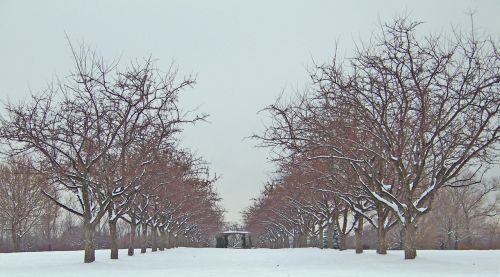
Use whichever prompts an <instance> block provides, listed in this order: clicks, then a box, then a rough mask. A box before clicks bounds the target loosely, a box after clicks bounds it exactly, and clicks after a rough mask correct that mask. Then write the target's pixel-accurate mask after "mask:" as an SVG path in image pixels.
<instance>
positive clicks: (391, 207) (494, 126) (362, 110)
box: [244, 17, 500, 259]
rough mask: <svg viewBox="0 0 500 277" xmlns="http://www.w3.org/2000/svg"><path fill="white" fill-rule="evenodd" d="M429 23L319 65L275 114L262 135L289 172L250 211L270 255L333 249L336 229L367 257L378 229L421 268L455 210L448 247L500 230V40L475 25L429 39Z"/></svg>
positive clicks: (407, 24) (407, 26)
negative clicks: (366, 240)
mask: <svg viewBox="0 0 500 277" xmlns="http://www.w3.org/2000/svg"><path fill="white" fill-rule="evenodd" d="M420 25H421V22H418V21H414V20H411V19H410V18H408V17H399V18H396V19H395V20H393V21H391V22H388V23H383V24H380V26H379V28H378V31H377V32H374V34H373V35H372V38H371V39H370V40H369V41H368V42H363V41H362V42H361V43H358V44H357V46H356V49H355V50H354V54H352V56H351V57H349V58H347V59H342V58H340V57H339V55H337V52H336V53H335V55H334V57H333V59H332V60H331V61H330V62H327V63H324V64H316V65H315V66H314V68H313V69H312V70H311V72H310V77H311V86H310V87H309V88H308V89H306V90H305V91H304V92H302V93H298V94H296V95H295V96H292V97H290V98H286V97H285V96H281V97H279V98H278V99H277V100H276V102H275V103H274V104H272V105H270V106H268V107H267V108H265V109H264V111H265V112H267V113H268V114H269V115H270V118H271V121H270V123H269V124H268V125H267V126H265V130H264V132H263V133H262V134H256V135H254V136H253V137H254V138H256V139H257V140H258V141H259V146H261V147H268V148H269V149H271V152H272V155H273V156H272V160H273V161H274V162H275V164H276V165H277V168H278V170H277V172H276V174H275V176H274V177H273V179H272V181H270V182H269V183H268V184H267V185H266V188H265V189H264V191H263V192H262V194H261V196H260V197H259V198H258V199H256V200H255V201H254V203H253V204H252V205H251V206H250V207H249V208H248V209H247V210H245V211H244V217H245V221H246V224H247V227H248V228H249V229H250V230H252V232H253V233H256V234H259V241H260V243H261V245H268V246H274V247H288V246H289V239H290V238H293V241H294V243H295V244H296V246H305V245H307V243H308V242H310V241H311V239H316V240H319V241H320V245H321V246H322V245H323V232H324V230H325V229H326V230H329V235H328V244H329V245H331V244H333V241H332V240H333V235H332V234H333V233H335V238H337V239H338V247H339V248H340V249H345V247H346V246H345V245H346V242H345V240H346V237H347V236H348V235H349V234H350V233H351V232H354V237H355V241H356V251H357V252H358V253H361V252H362V250H363V243H362V234H363V229H364V228H365V226H370V228H371V229H373V230H375V232H376V234H377V235H376V240H377V243H378V245H377V253H380V254H385V253H386V251H387V248H388V246H387V234H388V233H389V232H391V231H392V230H393V229H394V228H396V229H399V230H400V232H398V233H399V237H400V242H401V243H400V244H401V245H400V247H401V248H402V249H404V256H405V259H414V258H415V257H416V255H417V246H418V245H417V238H418V234H419V232H422V231H424V230H426V229H425V228H426V227H429V225H430V224H431V223H430V222H429V221H428V220H427V221H426V219H429V218H431V216H434V217H435V218H436V217H437V218H439V217H440V216H445V213H446V212H445V210H446V209H454V208H456V210H455V211H452V212H451V214H450V213H448V214H447V215H446V217H447V220H451V221H453V220H454V218H453V217H454V216H455V217H456V218H455V219H458V217H459V215H460V216H461V218H464V219H463V221H462V222H461V223H457V224H455V223H453V224H451V223H450V226H449V227H450V228H449V229H448V230H446V231H443V232H447V234H446V236H448V235H449V236H450V238H449V240H447V242H446V244H447V245H448V246H449V245H451V244H452V241H455V242H457V243H458V242H460V241H463V240H464V239H466V238H471V233H472V230H473V229H474V228H473V227H478V226H474V225H473V224H474V222H476V223H478V219H479V218H480V219H481V221H479V223H478V224H485V222H488V220H487V218H489V219H491V220H492V221H493V222H496V224H498V217H496V216H497V215H498V211H499V209H498V203H496V202H495V199H494V197H495V196H494V194H495V192H496V191H497V190H498V179H497V180H494V181H491V180H485V179H484V178H483V177H484V174H485V172H486V171H487V170H488V169H489V168H490V167H491V166H492V165H495V164H496V163H497V162H498V155H499V152H498V143H499V138H500V93H499V91H500V52H499V47H498V40H495V39H494V38H491V37H489V36H487V35H481V34H479V32H477V30H475V29H474V27H473V24H472V28H471V30H470V31H461V30H454V31H453V32H452V33H451V35H449V36H444V35H421V34H420V33H418V32H417V29H418V28H419V26H420ZM441 201H443V202H441ZM431 211H433V212H431ZM442 223H444V222H442ZM451 225H454V226H451ZM458 225H462V226H458ZM457 226H458V227H457ZM442 227H443V228H445V229H446V227H445V226H442ZM459 227H460V228H461V227H463V228H462V229H465V231H463V230H462V231H463V232H462V233H463V235H459V234H458V228H459ZM455 235H456V237H454V238H452V236H455ZM447 239H448V238H447ZM448 241H449V242H448ZM443 244H444V242H443Z"/></svg>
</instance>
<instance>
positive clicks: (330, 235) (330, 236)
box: [328, 222, 335, 249]
mask: <svg viewBox="0 0 500 277" xmlns="http://www.w3.org/2000/svg"><path fill="white" fill-rule="evenodd" d="M334 235H335V232H334V231H333V222H330V223H328V248H330V249H333V236H334Z"/></svg>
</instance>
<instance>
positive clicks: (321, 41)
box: [0, 0, 500, 221]
mask: <svg viewBox="0 0 500 277" xmlns="http://www.w3.org/2000/svg"><path fill="white" fill-rule="evenodd" d="M471 10H473V11H475V14H476V16H475V26H476V27H477V28H478V29H480V30H481V31H484V32H487V33H491V34H494V35H495V36H497V38H498V37H499V31H500V29H499V26H500V16H499V14H498V13H499V12H500V1H499V0H484V1H470V0H461V1H458V0H449V1H443V0H440V1H436V0H433V1H310V0H309V1H305V0H304V1H291V0H288V1H270V0H268V1H255V0H254V1H234V0H233V1H229V0H227V1H202V0H200V1H187V0H182V1H181V0H179V1H20V0H16V1H4V0H0V99H1V100H2V101H3V100H5V99H7V98H9V99H10V100H14V101H15V100H17V99H21V98H23V97H26V96H27V95H29V93H30V91H33V92H36V91H39V90H40V89H43V88H44V87H45V86H46V84H47V83H48V82H50V81H51V80H52V79H54V78H55V76H61V77H64V76H66V75H67V74H68V72H69V70H70V69H71V67H72V60H71V52H70V50H69V48H68V44H67V41H66V40H65V33H67V34H68V36H69V37H70V38H71V40H72V41H73V42H74V43H79V42H81V41H85V42H86V43H88V44H89V45H91V46H92V47H95V48H96V49H97V51H98V52H99V53H100V54H101V55H103V56H104V57H106V58H108V59H110V60H111V59H113V58H117V57H121V61H122V62H125V63H126V62H127V61H129V60H132V59H141V58H142V57H148V56H150V55H151V56H152V57H154V58H157V59H159V62H158V65H159V67H160V68H164V69H165V70H166V69H167V68H168V66H169V64H171V62H172V61H174V62H175V64H177V65H178V66H179V68H180V74H189V73H193V74H196V75H197V77H198V78H197V85H196V86H195V87H194V88H193V89H190V90H188V91H186V94H185V96H184V97H183V98H182V106H183V107H184V108H185V109H193V108H196V107H199V110H200V111H201V112H206V113H208V114H210V118H209V121H210V122H209V123H202V124H199V125H197V126H195V127H189V128H188V129H187V130H186V132H185V133H184V134H183V135H182V137H183V142H182V145H183V146H185V147H189V148H191V149H194V150H195V151H196V152H197V153H198V154H199V155H201V156H203V157H204V158H205V159H206V160H207V161H209V162H210V163H211V165H212V169H213V171H214V172H217V174H218V175H221V176H222V178H221V180H220V181H219V182H218V184H217V189H218V191H219V193H220V195H221V197H222V198H223V202H222V203H223V205H224V207H225V209H226V210H227V217H226V219H227V220H229V221H237V220H240V218H241V216H240V211H241V210H242V209H243V208H245V207H246V206H248V205H249V204H250V199H251V198H253V197H256V196H257V195H258V193H259V191H260V189H261V188H262V184H263V183H264V182H265V181H266V179H267V177H268V176H269V173H270V172H271V171H272V166H271V165H270V164H268V163H267V161H266V156H267V152H266V151H265V150H263V149H255V148H254V145H255V141H252V140H243V139H244V138H245V137H247V136H249V135H251V134H252V133H259V132H261V131H262V126H263V122H265V121H266V118H265V115H262V114H257V112H258V111H259V110H260V109H262V108H264V107H265V106H266V105H269V104H271V103H272V102H273V101H274V99H275V98H276V97H277V96H278V95H279V94H280V93H281V92H282V91H285V92H288V93H292V92H293V91H295V90H297V89H301V88H303V87H305V86H306V85H307V82H308V79H307V78H308V77H307V68H308V67H309V66H310V65H311V64H312V60H313V59H314V60H315V61H317V62H324V61H327V60H328V58H329V57H331V55H332V53H333V49H334V46H335V43H336V42H338V44H339V50H340V52H341V53H342V54H344V55H347V56H348V55H349V53H350V50H351V49H352V46H353V41H359V40H360V39H361V40H362V39H368V38H369V37H370V34H371V32H372V31H373V30H374V29H375V24H377V22H379V21H382V22H383V21H388V20H390V19H391V18H393V17H394V16H396V15H400V14H410V15H411V17H412V18H414V19H417V20H420V21H424V22H425V25H423V26H422V27H421V28H420V30H421V31H422V33H428V32H447V31H449V30H450V27H451V26H456V27H462V28H467V27H468V26H469V17H468V16H467V12H468V11H471ZM496 172H497V173H498V171H496Z"/></svg>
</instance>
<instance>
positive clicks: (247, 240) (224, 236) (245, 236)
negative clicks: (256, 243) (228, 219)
mask: <svg viewBox="0 0 500 277" xmlns="http://www.w3.org/2000/svg"><path fill="white" fill-rule="evenodd" d="M230 236H236V237H239V238H240V239H241V248H243V249H249V248H252V238H251V236H250V232H247V231H225V232H222V233H220V234H219V235H218V236H217V237H216V241H217V242H216V245H215V247H217V248H227V247H228V246H229V237H230Z"/></svg>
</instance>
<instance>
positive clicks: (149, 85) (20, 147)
mask: <svg viewBox="0 0 500 277" xmlns="http://www.w3.org/2000/svg"><path fill="white" fill-rule="evenodd" d="M72 50H73V57H74V62H75V70H74V72H72V73H71V75H70V76H69V77H68V78H65V79H63V80H61V81H59V82H57V83H54V84H52V85H51V86H49V87H48V88H47V89H46V90H45V91H44V92H42V93H40V94H38V95H33V96H32V98H31V100H30V101H27V102H25V103H19V104H12V103H9V104H7V106H6V112H7V118H6V119H2V121H1V125H0V137H1V138H2V139H3V140H4V141H5V142H6V143H7V144H8V146H10V150H11V151H10V153H9V154H10V155H16V154H19V153H25V152H31V153H33V154H32V156H33V157H34V159H36V161H38V162H39V164H40V165H42V167H43V168H40V171H45V172H49V173H50V174H51V177H52V179H53V184H54V186H57V187H59V188H60V189H63V190H66V191H68V192H70V193H72V195H73V196H74V201H75V202H76V203H79V208H78V209H74V208H72V207H71V206H70V205H68V204H67V203H62V202H61V201H59V200H58V199H56V198H54V197H53V195H50V194H48V193H47V192H45V195H47V196H48V197H49V198H51V199H52V200H54V201H55V202H56V203H57V204H58V205H59V206H60V207H62V208H64V209H66V210H67V211H70V212H72V213H74V214H76V215H78V216H81V217H82V219H83V223H84V231H85V258H84V261H85V262H93V261H94V260H95V254H94V253H95V250H94V249H95V246H94V234H95V228H96V226H97V225H98V224H99V222H100V220H101V218H102V217H103V216H105V215H106V213H107V212H108V210H109V205H110V204H111V203H112V200H113V198H115V197H119V196H120V195H122V194H123V193H125V192H126V191H127V189H128V187H129V186H131V184H130V183H126V184H124V183H119V182H117V183H116V184H115V186H114V187H113V188H112V189H110V188H109V187H108V186H106V184H103V183H102V182H101V180H100V179H99V170H100V168H101V167H100V165H102V162H103V161H104V160H105V159H107V158H108V157H110V155H112V153H111V152H112V150H113V149H117V148H118V149H120V146H123V143H124V142H125V141H127V139H128V138H124V137H120V135H121V134H124V133H125V132H126V131H127V130H128V131H130V130H134V129H136V128H137V129H140V128H141V126H143V124H145V123H146V122H148V123H149V122H153V123H152V124H153V125H156V123H158V122H160V123H161V124H160V125H158V126H157V127H158V129H157V130H158V132H164V133H172V132H175V130H178V126H179V124H180V123H182V122H185V117H186V114H183V113H182V112H181V111H180V110H179V109H178V107H177V104H176V103H177V98H178V94H179V93H180V92H181V91H182V90H183V89H184V88H186V87H189V86H191V85H192V84H193V83H194V80H193V79H192V78H190V77H188V78H187V79H184V80H182V81H180V82H176V72H175V70H174V69H171V70H170V71H168V72H167V73H161V72H160V71H159V70H158V69H157V68H156V67H155V64H154V62H153V61H152V59H146V60H144V62H143V63H142V64H140V63H132V64H131V65H130V66H129V67H127V68H125V69H124V70H119V69H118V67H117V63H106V62H105V61H104V59H103V58H101V57H99V56H98V55H97V54H96V53H95V52H93V51H91V50H89V49H87V48H85V47H84V46H82V47H81V49H80V50H79V51H78V52H77V51H76V50H75V49H74V48H72ZM201 118H203V116H201V117H197V116H196V117H194V118H192V119H189V120H187V121H189V122H193V121H196V120H198V119H201ZM42 169H43V170H42Z"/></svg>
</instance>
